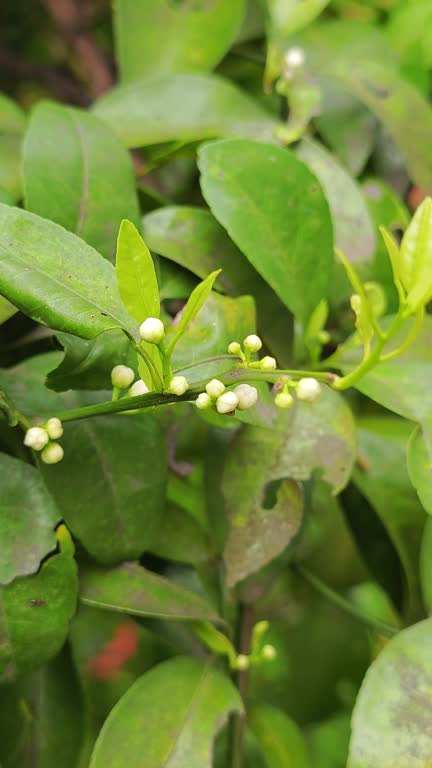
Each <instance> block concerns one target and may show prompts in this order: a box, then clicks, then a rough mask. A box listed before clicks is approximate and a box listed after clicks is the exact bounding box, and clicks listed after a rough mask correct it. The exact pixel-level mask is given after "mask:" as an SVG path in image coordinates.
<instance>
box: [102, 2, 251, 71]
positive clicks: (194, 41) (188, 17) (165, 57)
mask: <svg viewBox="0 0 432 768" xmlns="http://www.w3.org/2000/svg"><path fill="white" fill-rule="evenodd" d="M244 9H245V2H244V0H213V2H211V3H200V4H191V3H189V4H184V3H183V4H181V3H169V2H160V0H145V2H144V3H137V2H136V0H115V3H114V32H115V38H116V49H117V60H118V64H119V68H120V77H121V80H122V81H123V82H133V81H134V80H139V79H140V78H143V77H146V78H148V77H152V76H154V75H162V74H163V75H165V74H166V75H172V74H176V73H177V72H182V73H183V72H206V71H208V70H211V69H213V67H214V66H215V65H216V64H217V63H218V62H219V60H220V59H221V58H222V57H223V56H224V54H225V53H226V52H227V51H228V49H229V47H230V45H231V43H232V42H233V41H234V39H235V36H236V34H237V32H238V30H239V27H240V23H241V20H242V16H243V13H244Z"/></svg>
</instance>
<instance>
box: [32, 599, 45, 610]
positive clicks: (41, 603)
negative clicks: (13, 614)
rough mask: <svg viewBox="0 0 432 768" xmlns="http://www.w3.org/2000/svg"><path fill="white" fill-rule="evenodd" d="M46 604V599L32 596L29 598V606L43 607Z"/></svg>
mask: <svg viewBox="0 0 432 768" xmlns="http://www.w3.org/2000/svg"><path fill="white" fill-rule="evenodd" d="M45 605H46V600H40V599H39V598H32V599H31V600H29V606H30V607H31V608H43V607H44V606H45Z"/></svg>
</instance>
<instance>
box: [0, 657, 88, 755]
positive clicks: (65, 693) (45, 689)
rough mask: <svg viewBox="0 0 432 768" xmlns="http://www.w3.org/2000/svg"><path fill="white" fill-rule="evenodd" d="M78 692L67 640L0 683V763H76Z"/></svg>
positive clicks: (80, 732)
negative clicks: (48, 657) (12, 680)
mask: <svg viewBox="0 0 432 768" xmlns="http://www.w3.org/2000/svg"><path fill="white" fill-rule="evenodd" d="M82 705H83V702H82V695H81V690H80V686H79V682H78V679H77V675H76V671H75V669H74V666H73V663H72V659H71V658H70V651H69V648H68V647H67V646H65V647H64V648H63V650H62V651H61V653H60V654H59V655H58V656H56V657H55V658H54V659H53V660H52V661H50V662H49V663H48V664H46V665H44V666H43V667H42V668H41V669H39V670H38V671H36V672H34V673H33V674H30V675H26V676H25V677H24V678H23V679H21V680H19V681H18V682H17V683H16V684H14V685H3V686H1V687H0V707H1V709H2V719H1V722H0V760H1V765H2V766H3V767H4V768H30V766H31V765H32V763H33V765H34V764H35V763H36V764H37V766H38V768H55V766H57V765H58V764H59V756H60V755H61V764H62V768H77V764H78V757H79V754H80V750H81V740H82V735H83V714H82Z"/></svg>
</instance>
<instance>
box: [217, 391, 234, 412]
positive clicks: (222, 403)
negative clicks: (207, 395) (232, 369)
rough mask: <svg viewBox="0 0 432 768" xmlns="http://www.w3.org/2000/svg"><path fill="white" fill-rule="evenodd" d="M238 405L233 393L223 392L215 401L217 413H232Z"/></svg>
mask: <svg viewBox="0 0 432 768" xmlns="http://www.w3.org/2000/svg"><path fill="white" fill-rule="evenodd" d="M238 403H239V401H238V397H237V395H236V393H235V392H224V393H223V394H222V395H221V396H220V397H218V399H217V400H216V410H217V412H218V413H232V412H233V411H235V409H236V408H237V406H238Z"/></svg>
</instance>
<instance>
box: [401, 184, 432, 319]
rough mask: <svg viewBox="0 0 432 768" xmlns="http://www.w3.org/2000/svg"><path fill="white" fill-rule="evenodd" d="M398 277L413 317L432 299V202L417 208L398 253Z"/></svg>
mask: <svg viewBox="0 0 432 768" xmlns="http://www.w3.org/2000/svg"><path fill="white" fill-rule="evenodd" d="M398 270H399V272H398V277H399V279H400V281H401V283H402V285H403V287H404V288H405V290H406V292H407V294H408V295H407V298H406V302H407V306H408V308H409V309H410V310H411V312H412V313H414V312H415V311H416V310H417V309H419V308H420V307H422V306H423V305H424V304H426V303H427V302H428V301H429V299H430V298H431V295H432V277H431V272H432V199H431V198H430V197H427V198H426V199H425V200H423V202H422V204H421V205H420V206H419V207H418V208H417V210H416V212H415V214H414V216H413V218H412V220H411V222H410V224H409V225H408V229H407V230H406V232H405V234H404V236H403V238H402V243H401V246H400V250H399V259H398Z"/></svg>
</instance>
